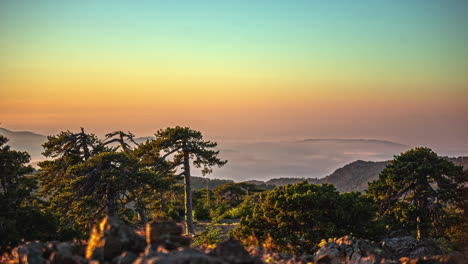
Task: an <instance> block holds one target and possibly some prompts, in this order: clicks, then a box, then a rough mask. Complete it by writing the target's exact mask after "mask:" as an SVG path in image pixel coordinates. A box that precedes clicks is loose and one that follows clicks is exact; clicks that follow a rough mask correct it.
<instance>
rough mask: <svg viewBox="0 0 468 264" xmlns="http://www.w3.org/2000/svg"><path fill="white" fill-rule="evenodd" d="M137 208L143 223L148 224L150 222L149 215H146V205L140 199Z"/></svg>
mask: <svg viewBox="0 0 468 264" xmlns="http://www.w3.org/2000/svg"><path fill="white" fill-rule="evenodd" d="M137 210H138V214H139V215H140V220H141V223H142V224H143V225H146V224H147V223H148V217H146V209H145V205H144V204H143V203H142V202H140V201H138V202H137Z"/></svg>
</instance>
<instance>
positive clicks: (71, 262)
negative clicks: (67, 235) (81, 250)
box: [49, 242, 88, 264]
mask: <svg viewBox="0 0 468 264" xmlns="http://www.w3.org/2000/svg"><path fill="white" fill-rule="evenodd" d="M50 244H52V243H49V245H50ZM52 245H53V246H54V249H55V250H54V251H53V252H52V253H51V254H50V257H49V260H50V264H82V263H88V260H87V259H85V258H83V257H82V256H79V255H78V249H77V247H76V245H74V244H73V243H71V242H61V243H56V244H52Z"/></svg>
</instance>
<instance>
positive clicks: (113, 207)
mask: <svg viewBox="0 0 468 264" xmlns="http://www.w3.org/2000/svg"><path fill="white" fill-rule="evenodd" d="M106 191H107V194H106V195H107V215H108V216H115V214H116V212H117V203H116V197H115V194H114V192H113V190H112V187H111V185H110V184H107V190H106Z"/></svg>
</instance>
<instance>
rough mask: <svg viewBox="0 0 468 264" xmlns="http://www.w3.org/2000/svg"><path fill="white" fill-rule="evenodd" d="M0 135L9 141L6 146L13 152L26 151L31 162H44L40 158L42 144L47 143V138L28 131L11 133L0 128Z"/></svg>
mask: <svg viewBox="0 0 468 264" xmlns="http://www.w3.org/2000/svg"><path fill="white" fill-rule="evenodd" d="M0 135H3V136H5V137H7V138H8V139H9V141H8V143H7V144H8V145H9V146H10V147H11V148H12V149H15V150H21V151H27V152H28V153H29V155H31V161H32V162H35V161H39V160H44V159H45V157H44V156H42V154H41V153H42V152H43V151H44V149H43V148H42V144H44V143H45V142H46V141H47V137H46V136H43V135H40V134H36V133H33V132H29V131H11V130H8V129H6V128H2V127H0Z"/></svg>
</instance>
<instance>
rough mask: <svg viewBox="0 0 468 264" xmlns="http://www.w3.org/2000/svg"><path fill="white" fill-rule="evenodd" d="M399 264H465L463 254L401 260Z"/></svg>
mask: <svg viewBox="0 0 468 264" xmlns="http://www.w3.org/2000/svg"><path fill="white" fill-rule="evenodd" d="M400 261H401V264H467V263H468V260H467V259H466V258H465V257H464V256H463V254H461V253H460V254H456V253H455V254H449V255H447V256H431V257H422V258H416V259H409V258H401V259H400Z"/></svg>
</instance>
